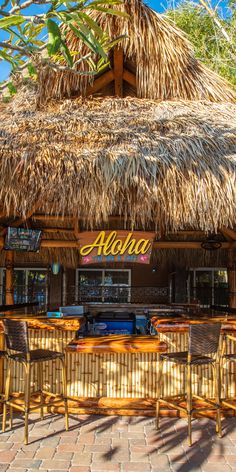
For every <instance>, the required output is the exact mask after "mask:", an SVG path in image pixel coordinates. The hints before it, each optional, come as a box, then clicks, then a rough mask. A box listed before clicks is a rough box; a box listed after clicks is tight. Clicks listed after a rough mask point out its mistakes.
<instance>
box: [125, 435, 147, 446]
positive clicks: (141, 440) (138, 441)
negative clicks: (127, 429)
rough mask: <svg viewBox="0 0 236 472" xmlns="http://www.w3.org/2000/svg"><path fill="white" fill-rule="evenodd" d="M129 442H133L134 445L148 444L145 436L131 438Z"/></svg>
mask: <svg viewBox="0 0 236 472" xmlns="http://www.w3.org/2000/svg"><path fill="white" fill-rule="evenodd" d="M129 443H130V444H132V445H133V446H143V445H146V440H145V437H143V438H135V439H134V438H130V439H129Z"/></svg>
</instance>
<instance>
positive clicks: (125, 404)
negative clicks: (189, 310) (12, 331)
mask: <svg viewBox="0 0 236 472" xmlns="http://www.w3.org/2000/svg"><path fill="white" fill-rule="evenodd" d="M11 317H12V316H11ZM14 318H17V319H19V318H20V316H19V314H18V315H17V317H16V316H14ZM21 319H24V320H26V321H28V323H29V336H30V346H31V348H34V349H35V348H36V347H41V348H45V349H53V350H58V351H64V350H65V351H66V348H67V347H68V345H69V348H68V350H67V352H66V360H67V372H68V396H69V398H70V399H71V402H70V405H71V406H72V407H73V409H72V411H74V412H78V413H84V412H86V413H105V414H115V413H116V412H117V413H120V414H145V415H155V399H156V385H157V382H158V379H159V364H158V356H159V352H161V351H162V350H166V349H167V350H168V351H185V350H187V346H188V326H189V324H190V323H200V322H202V321H204V322H211V321H221V322H222V324H223V331H225V330H227V331H230V332H232V331H236V317H234V316H228V317H226V316H219V317H218V316H216V317H213V318H212V317H210V318H207V317H204V316H203V319H195V318H193V319H189V318H183V317H179V316H178V315H177V316H176V317H174V318H173V317H168V316H166V317H158V316H154V317H152V324H153V326H155V328H156V329H157V331H158V336H159V337H157V336H150V337H149V336H144V337H143V336H142V335H141V336H133V335H132V336H125V335H122V336H121V337H119V339H121V338H122V342H120V341H119V342H118V339H117V337H115V336H107V337H105V338H103V339H102V338H99V337H97V338H96V337H85V338H77V339H75V332H76V331H77V330H78V328H79V325H80V323H81V319H80V318H79V319H78V318H64V319H48V318H46V317H45V316H40V317H34V316H33V315H31V316H30V314H28V315H27V316H25V315H22V317H21ZM0 324H1V322H0ZM0 338H1V343H2V345H1V346H0V348H2V347H3V334H0ZM144 338H145V339H144ZM114 341H115V342H114ZM131 341H132V342H131ZM144 341H145V342H144ZM235 345H236V343H233V342H232V341H228V350H229V351H230V352H235ZM148 350H149V352H147V351H148ZM14 368H15V372H14V375H13V391H14V392H22V391H23V382H22V379H23V371H22V370H21V366H20V367H19V365H17V366H14ZM16 369H18V370H16ZM59 369H60V365H59V364H58V362H57V361H56V360H55V361H53V362H51V363H50V364H47V363H45V364H44V379H45V388H46V389H48V390H49V391H53V392H54V393H59V392H60V384H59V382H60V380H59V379H60V375H59ZM196 373H198V375H199V379H197V376H196V380H195V382H194V385H193V392H194V394H196V395H201V396H206V397H208V398H212V397H213V381H212V372H211V370H210V368H209V369H208V367H205V368H204V369H202V368H201V367H196ZM4 375H5V372H4V369H3V362H2V367H1V377H0V381H1V384H0V386H1V387H2V389H3V385H4V381H5V380H4ZM183 375H184V368H183V366H181V365H177V366H175V365H173V364H171V363H169V362H165V363H164V371H163V390H164V391H163V394H164V396H170V395H177V394H182V393H183V384H184V382H183ZM32 388H34V389H37V371H36V369H35V371H33V376H32ZM223 391H224V392H225V395H226V396H228V397H235V396H236V388H235V370H234V366H229V365H227V366H226V367H225V369H224V375H223Z"/></svg>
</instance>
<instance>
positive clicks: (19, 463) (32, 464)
mask: <svg viewBox="0 0 236 472" xmlns="http://www.w3.org/2000/svg"><path fill="white" fill-rule="evenodd" d="M41 462H42V461H41V460H38V459H37V460H35V459H16V460H14V461H13V462H12V464H11V466H12V468H13V469H24V468H25V469H39V467H40V465H41Z"/></svg>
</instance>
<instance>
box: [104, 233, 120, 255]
mask: <svg viewBox="0 0 236 472" xmlns="http://www.w3.org/2000/svg"><path fill="white" fill-rule="evenodd" d="M116 235H117V232H116V231H112V232H111V233H110V234H109V236H108V238H107V240H106V243H105V245H104V249H103V254H104V256H109V254H112V255H114V254H113V252H112V247H113V243H114V241H115V239H116Z"/></svg>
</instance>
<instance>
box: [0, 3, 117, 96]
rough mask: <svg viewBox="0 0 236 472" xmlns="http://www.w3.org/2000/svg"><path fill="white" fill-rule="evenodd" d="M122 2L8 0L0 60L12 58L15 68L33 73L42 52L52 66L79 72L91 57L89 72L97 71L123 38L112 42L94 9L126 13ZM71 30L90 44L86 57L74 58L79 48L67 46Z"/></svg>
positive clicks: (0, 25) (0, 17)
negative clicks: (112, 48)
mask: <svg viewBox="0 0 236 472" xmlns="http://www.w3.org/2000/svg"><path fill="white" fill-rule="evenodd" d="M119 4H122V1H121V0H93V1H91V0H76V1H71V0H4V1H3V4H2V6H0V38H2V37H3V38H4V39H2V40H1V41H0V62H1V61H7V62H9V63H10V64H11V68H12V71H17V70H22V69H26V68H28V71H29V73H30V75H33V74H35V73H36V70H35V67H34V58H35V57H36V56H39V54H40V56H39V57H41V58H43V59H44V60H45V61H47V64H49V65H51V66H52V67H54V68H56V69H63V70H64V69H72V70H74V72H75V73H79V72H77V71H76V66H77V65H78V63H79V62H81V61H87V62H89V65H90V70H89V71H88V72H87V73H88V74H95V73H97V72H98V71H100V70H101V69H102V68H103V67H105V66H106V65H107V62H108V51H109V49H110V48H111V47H112V46H114V44H115V43H116V42H117V41H119V39H120V38H117V39H116V40H115V41H113V42H111V41H110V38H109V37H108V35H107V33H106V32H104V31H102V30H101V28H100V27H99V26H98V24H97V23H96V22H95V21H94V20H93V19H92V17H91V12H92V11H93V10H97V11H102V12H106V13H107V14H111V15H120V16H124V15H125V14H124V13H122V12H121V11H120V10H118V9H116V8H114V7H115V6H116V5H119ZM37 10H38V12H37ZM32 11H33V13H32ZM68 30H71V31H72V32H73V34H74V35H75V36H77V37H79V38H80V39H81V40H82V41H83V42H84V43H86V45H87V46H88V48H89V50H90V51H91V52H90V53H89V54H87V56H86V57H80V58H79V59H78V60H76V61H74V60H73V56H74V55H76V54H77V51H72V50H69V48H68V46H67V43H66V35H65V32H66V31H67V32H68ZM94 53H95V54H96V56H97V57H98V58H99V60H98V61H97V63H96V64H95V63H94V62H93V61H92V60H91V57H92V55H94ZM10 87H13V86H12V84H10ZM12 92H13V93H14V88H12Z"/></svg>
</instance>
